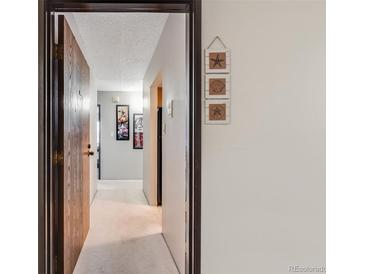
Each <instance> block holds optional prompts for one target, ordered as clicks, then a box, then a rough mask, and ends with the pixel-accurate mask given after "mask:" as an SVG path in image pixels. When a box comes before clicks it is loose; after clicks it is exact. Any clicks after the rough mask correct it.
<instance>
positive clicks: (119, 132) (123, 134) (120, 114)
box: [115, 105, 129, 141]
mask: <svg viewBox="0 0 365 274" xmlns="http://www.w3.org/2000/svg"><path fill="white" fill-rule="evenodd" d="M115 114H116V121H115V124H116V132H115V137H116V140H117V141H128V140H129V105H116V109H115Z"/></svg>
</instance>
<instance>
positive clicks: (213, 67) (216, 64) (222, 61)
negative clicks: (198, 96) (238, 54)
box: [205, 49, 231, 73]
mask: <svg viewBox="0 0 365 274" xmlns="http://www.w3.org/2000/svg"><path fill="white" fill-rule="evenodd" d="M230 70H231V54H230V51H229V49H206V50H205V72H206V73H229V72H230Z"/></svg>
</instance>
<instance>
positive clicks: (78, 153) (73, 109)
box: [54, 16, 90, 274]
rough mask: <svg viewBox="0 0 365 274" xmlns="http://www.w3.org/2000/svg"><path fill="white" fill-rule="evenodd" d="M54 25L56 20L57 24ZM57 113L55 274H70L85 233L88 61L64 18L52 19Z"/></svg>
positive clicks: (86, 225) (86, 209)
mask: <svg viewBox="0 0 365 274" xmlns="http://www.w3.org/2000/svg"><path fill="white" fill-rule="evenodd" d="M57 21H58V22H57ZM56 22H57V23H56V25H57V27H58V29H57V31H55V36H57V38H58V39H55V42H56V41H57V46H56V45H55V49H56V50H55V58H56V59H57V61H56V68H57V69H55V74H57V75H54V79H55V81H57V82H58V83H57V87H58V89H57V92H56V94H55V97H57V100H56V101H57V102H58V112H57V113H56V115H55V117H56V119H58V125H59V129H58V135H59V137H60V138H59V145H58V147H59V148H58V150H59V152H61V155H62V157H61V159H60V160H61V163H59V164H60V170H61V172H60V173H59V180H58V186H57V191H58V193H57V196H58V203H57V206H58V208H57V211H58V241H57V242H58V243H59V245H58V252H57V253H58V254H57V261H58V263H57V265H58V267H57V273H63V274H72V272H73V270H74V267H75V265H76V262H77V259H78V257H79V254H80V251H81V248H82V246H83V244H84V241H85V239H86V236H87V233H88V230H89V215H90V213H89V193H90V192H89V188H90V178H89V168H90V167H89V153H88V151H89V123H90V122H89V121H90V117H89V113H90V112H89V105H88V104H89V103H88V102H89V100H88V98H89V81H90V72H89V67H88V65H87V62H86V60H85V58H84V56H83V54H82V52H81V50H80V48H79V46H78V44H77V41H76V39H75V37H74V35H73V33H72V31H71V28H70V27H69V25H68V23H67V21H66V20H65V18H64V16H58V18H57V19H56Z"/></svg>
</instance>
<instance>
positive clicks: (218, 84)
mask: <svg viewBox="0 0 365 274" xmlns="http://www.w3.org/2000/svg"><path fill="white" fill-rule="evenodd" d="M230 90H231V76H230V74H206V75H205V92H204V93H205V98H206V99H229V98H230V97H231V92H230Z"/></svg>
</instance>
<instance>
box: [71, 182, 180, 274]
mask: <svg viewBox="0 0 365 274" xmlns="http://www.w3.org/2000/svg"><path fill="white" fill-rule="evenodd" d="M98 188H99V190H98V192H97V194H96V197H95V199H94V202H93V204H92V206H91V212H90V213H91V216H90V218H91V220H90V231H89V234H88V236H87V239H86V241H85V244H84V247H83V249H82V251H81V254H80V257H79V260H78V262H77V265H76V267H75V270H74V274H114V273H115V274H116V273H118V274H119V273H121V274H178V271H177V269H176V266H175V264H174V261H173V259H172V257H171V255H170V252H169V250H168V248H167V246H166V243H165V241H164V239H163V238H162V235H161V208H159V207H152V206H148V205H147V202H146V199H145V197H144V194H143V192H142V186H141V184H140V183H129V184H125V183H124V184H121V183H110V182H109V183H106V182H104V183H102V184H99V186H98Z"/></svg>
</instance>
